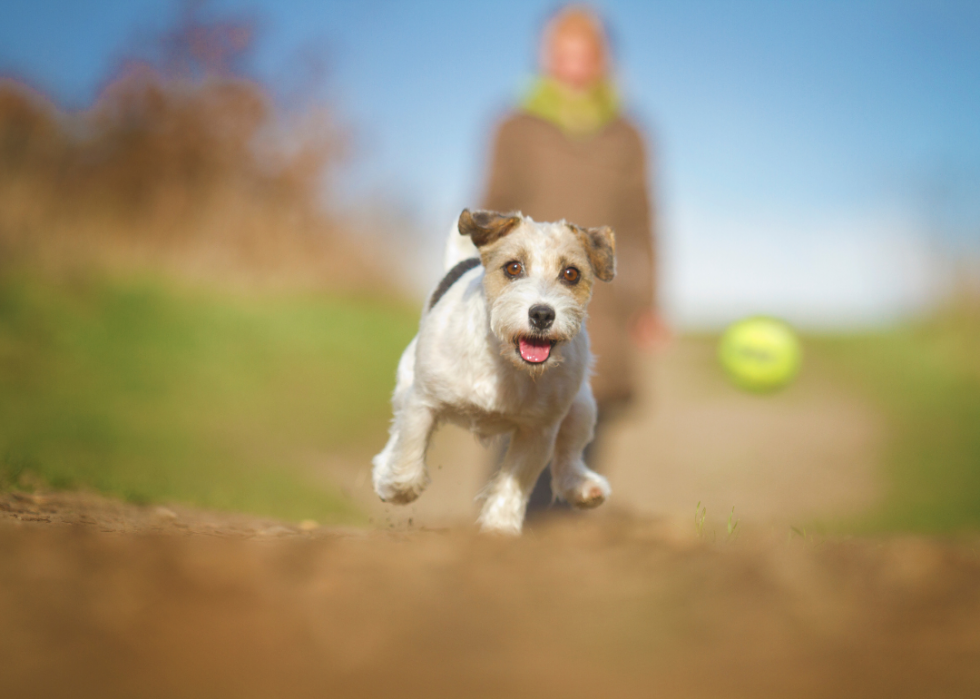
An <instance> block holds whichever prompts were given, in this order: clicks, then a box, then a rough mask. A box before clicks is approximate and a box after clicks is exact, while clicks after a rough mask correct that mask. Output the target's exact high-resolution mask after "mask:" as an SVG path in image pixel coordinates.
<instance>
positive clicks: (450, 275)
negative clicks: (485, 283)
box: [429, 257, 480, 311]
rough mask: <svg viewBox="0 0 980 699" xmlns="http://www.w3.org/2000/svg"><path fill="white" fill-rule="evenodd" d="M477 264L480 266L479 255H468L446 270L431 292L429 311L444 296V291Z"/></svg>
mask: <svg viewBox="0 0 980 699" xmlns="http://www.w3.org/2000/svg"><path fill="white" fill-rule="evenodd" d="M479 266H480V258H479V257H470V258H468V259H466V260H463V261H462V262H458V263H456V266H455V267H453V268H452V269H451V270H449V271H448V272H446V276H445V277H443V278H442V281H440V282H439V286H437V287H436V290H435V291H433V292H432V300H431V301H429V310H430V311H431V310H432V307H433V306H435V305H436V304H437V303H438V302H439V299H441V298H442V297H443V296H445V294H446V292H447V291H449V287H451V286H452V285H453V284H455V283H456V282H457V281H458V280H459V278H460V277H462V276H463V275H464V274H466V273H467V272H469V271H470V270H471V269H473V268H474V267H479Z"/></svg>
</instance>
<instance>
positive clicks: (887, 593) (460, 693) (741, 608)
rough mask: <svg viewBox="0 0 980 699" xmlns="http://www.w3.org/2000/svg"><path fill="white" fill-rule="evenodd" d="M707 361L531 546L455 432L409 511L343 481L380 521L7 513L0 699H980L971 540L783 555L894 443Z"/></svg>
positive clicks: (855, 406)
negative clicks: (700, 531)
mask: <svg viewBox="0 0 980 699" xmlns="http://www.w3.org/2000/svg"><path fill="white" fill-rule="evenodd" d="M707 366H710V348H706V347H704V346H700V345H698V344H696V343H695V344H691V345H688V346H686V347H681V348H678V349H675V350H672V353H671V354H669V355H668V356H667V357H665V358H664V359H663V360H662V361H661V362H660V363H658V364H650V365H649V366H648V367H647V369H648V374H647V375H646V380H648V381H650V382H651V383H653V385H654V386H655V387H656V392H655V393H652V394H651V395H653V396H655V400H654V403H655V410H653V411H649V412H643V411H642V410H641V411H637V412H636V413H635V414H634V415H632V416H631V417H629V418H628V419H627V420H625V421H624V422H622V423H621V424H620V425H618V426H617V427H616V429H615V433H614V435H613V437H611V438H610V442H609V446H608V449H607V453H606V462H607V463H608V464H609V468H608V469H607V471H608V473H609V476H610V478H611V480H612V482H613V487H614V489H615V490H616V495H615V498H614V500H613V502H612V503H611V504H610V506H609V507H606V508H603V509H600V510H599V511H596V512H595V513H590V514H588V515H585V516H564V517H552V518H543V519H540V520H538V521H537V522H536V523H535V524H534V525H533V526H531V527H530V528H529V530H528V531H527V533H526V535H525V536H524V537H523V538H521V539H516V540H515V539H503V538H497V537H485V536H479V535H477V534H476V533H475V532H474V531H473V529H472V526H471V522H472V517H473V515H474V509H473V508H474V506H473V504H472V497H473V494H474V493H475V492H476V491H477V490H478V488H479V486H480V481H481V480H482V473H481V469H480V468H479V467H478V465H479V464H481V463H483V458H484V457H483V456H482V455H481V454H480V452H479V451H477V450H476V447H475V446H474V445H473V443H472V441H471V440H469V438H468V437H466V436H465V435H462V434H461V433H454V432H451V431H450V432H445V433H443V435H442V436H441V437H440V441H439V442H438V443H437V444H436V447H435V449H434V451H433V459H432V463H433V478H434V482H433V486H432V489H431V491H430V492H427V493H426V494H425V495H423V497H422V499H421V500H420V501H419V503H418V504H417V505H413V506H411V507H408V508H402V509H400V510H394V509H388V508H386V507H384V506H381V505H374V504H373V498H369V497H367V495H369V492H368V490H369V486H368V485H367V483H366V479H365V477H364V476H365V471H364V470H363V469H355V468H348V469H347V470H345V467H343V466H335V467H334V468H335V471H334V473H333V474H332V476H333V477H335V478H337V479H339V480H341V481H342V482H343V483H344V487H345V488H346V489H347V491H348V492H349V493H351V497H354V498H356V499H361V500H362V501H363V502H364V503H365V506H369V507H372V508H374V509H373V512H374V517H375V523H376V526H375V527H374V528H371V529H353V528H352V529H339V528H323V527H319V526H317V524H316V523H314V522H304V523H286V522H277V521H272V520H263V519H258V518H254V517H248V516H244V515H233V514H220V513H212V512H202V511H197V510H192V509H187V508H182V507H177V506H168V507H137V506H133V505H126V504H121V503H118V502H114V501H111V500H106V499H104V498H101V497H98V496H95V495H91V494H79V493H74V494H65V493H61V494H41V495H30V494H12V493H7V494H0V688H2V690H0V696H4V697H7V696H9V697H63V696H72V697H89V696H91V697H96V696H97V697H102V698H111V697H149V698H154V697H182V698H183V697H188V698H196V697H201V698H204V697H241V698H246V699H247V698H250V697H296V698H301V697H384V696H404V697H427V698H431V697H436V698H438V697H447V698H449V697H453V698H458V697H524V696H528V697H531V696H536V697H548V696H562V697H586V696H589V697H595V696H610V697H634V696H635V697H677V698H680V699H684V698H686V697H692V698H693V697H715V696H718V697H734V698H740V697H745V698H749V697H751V698H752V699H765V698H767V697H794V698H802V699H806V698H808V697H814V698H816V697H830V696H833V697H855V698H862V699H865V698H868V697H889V699H895V698H896V697H909V698H910V699H911V698H913V697H915V698H922V697H936V698H940V697H942V698H956V697H963V698H964V699H965V698H966V697H976V696H980V539H976V538H960V539H957V540H938V539H926V538H918V537H889V538H878V539H871V538H867V539H853V538H852V539H826V540H815V539H813V538H802V537H800V536H795V535H792V536H790V535H789V532H790V530H789V528H788V527H789V525H790V524H791V523H793V522H802V521H805V519H806V518H808V517H814V516H829V515H834V514H837V515H839V514H847V513H848V512H854V511H857V510H859V509H860V508H861V507H864V506H866V505H867V504H869V503H871V502H873V499H874V497H875V493H876V489H875V487H874V479H873V473H874V463H875V459H876V449H877V448H878V446H879V444H880V440H881V427H880V425H879V424H878V422H877V420H876V418H875V415H874V414H873V412H872V411H870V410H869V409H868V408H867V406H864V405H862V404H861V403H860V402H859V401H858V400H856V399H855V398H854V397H852V396H849V395H848V394H847V393H846V392H842V391H841V390H840V389H839V388H835V387H832V386H829V385H827V384H826V382H823V381H820V380H819V371H818V370H817V369H818V368H817V369H814V371H813V372H812V373H811V374H810V377H809V378H808V377H804V379H803V380H802V381H801V382H800V384H799V385H798V386H797V387H794V390H793V391H790V392H788V393H787V394H786V395H784V396H781V397H779V398H776V399H771V400H760V399H758V398H752V397H747V396H742V395H738V394H736V393H734V392H732V391H731V390H730V389H728V388H727V387H726V386H724V384H723V382H721V381H720V379H718V377H714V376H713V375H712V374H711V372H710V371H707V370H706V369H705V367H707ZM474 464H476V465H477V466H475V465H474ZM440 466H442V468H439V467H440ZM344 479H347V480H346V481H345V480H344ZM699 499H700V500H702V501H704V502H705V503H706V504H707V505H708V507H709V512H710V513H712V514H714V513H717V515H716V516H715V517H713V518H712V517H709V521H708V523H707V525H706V527H705V531H704V535H703V536H701V537H699V536H698V535H697V532H696V530H695V527H694V523H693V510H694V503H695V502H696V501H697V500H699ZM732 504H734V505H735V506H736V511H737V513H738V514H739V515H740V516H741V519H740V523H739V528H738V530H737V531H738V532H739V534H738V536H737V537H729V536H728V535H727V532H726V529H725V526H724V515H727V510H728V509H729V508H730V507H731V505H732ZM409 519H411V520H412V521H411V524H410V525H409V523H408V521H409Z"/></svg>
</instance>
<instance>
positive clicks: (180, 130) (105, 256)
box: [0, 25, 371, 288]
mask: <svg viewBox="0 0 980 699" xmlns="http://www.w3.org/2000/svg"><path fill="white" fill-rule="evenodd" d="M187 31H188V32H190V33H192V34H193V32H194V31H197V32H198V33H200V32H201V31H204V30H203V29H202V28H201V26H199V25H195V26H194V27H191V28H190V29H188V30H187ZM205 33H206V32H205ZM171 38H172V37H171ZM197 38H198V39H199V40H198V41H197V44H195V43H194V42H185V43H186V44H187V46H188V47H190V48H188V49H187V50H189V51H196V52H198V53H202V54H203V55H205V56H208V55H209V54H208V53H207V45H208V42H207V41H206V38H207V37H206V36H205V37H204V39H201V37H197ZM171 43H173V42H171ZM178 43H179V42H178ZM192 57H193V56H192ZM171 62H173V61H171ZM186 63H187V61H179V60H178V61H176V65H178V66H179V67H184V66H186ZM342 141H343V138H342V134H341V132H340V131H339V129H337V128H336V126H335V124H334V123H333V121H332V119H331V115H330V113H329V112H328V111H327V110H326V109H324V108H321V107H313V108H310V109H307V110H306V111H305V112H303V113H300V114H285V113H283V112H282V111H281V110H279V109H277V108H276V106H275V105H274V104H273V101H272V100H271V99H270V97H269V96H268V94H267V93H266V91H265V90H264V88H263V87H262V86H261V85H259V84H258V83H256V82H254V81H252V80H249V79H246V78H243V77H241V76H236V75H234V74H231V73H229V72H227V71H219V72H214V71H207V70H203V71H199V72H198V73H197V74H195V72H194V71H188V70H185V69H183V68H182V69H181V70H177V71H174V70H169V69H166V68H161V67H154V66H152V65H149V64H147V63H131V64H129V66H128V67H127V68H126V69H125V70H123V71H122V72H121V73H120V74H119V75H118V76H117V77H116V78H115V79H113V80H111V81H109V82H108V83H107V87H106V88H105V89H104V90H103V92H102V94H101V95H100V96H99V98H98V99H97V100H96V102H95V104H94V105H93V106H92V107H91V108H89V109H87V110H85V111H83V112H76V113H72V112H68V111H65V110H62V109H60V108H58V107H57V106H56V105H55V104H54V103H53V102H52V101H50V100H49V99H47V98H45V97H44V96H43V95H40V94H38V93H37V92H36V91H33V90H31V89H30V88H28V87H26V86H25V85H22V84H20V83H18V82H16V81H14V80H10V79H6V80H2V81H0V260H3V264H6V265H8V266H9V265H11V264H19V265H20V266H24V265H25V264H26V265H28V266H30V267H43V268H45V269H47V270H64V269H66V268H69V269H74V268H78V267H79V266H83V267H90V266H93V265H94V266H96V267H106V266H108V267H109V268H113V269H116V268H119V267H123V268H131V267H132V266H134V265H135V266H137V267H144V266H147V265H149V266H151V267H162V268H164V269H165V270H168V271H178V272H180V273H181V274H182V275H183V274H190V275H191V276H193V277H199V278H204V279H214V278H216V277H217V278H230V279H238V278H243V277H244V278H246V279H249V280H253V281H254V280H262V281H270V280H271V281H275V280H283V279H285V280H288V281H289V282H290V283H296V282H297V281H300V282H311V283H314V284H317V285H326V286H331V287H338V286H343V287H348V288H349V287H350V286H351V285H355V284H356V283H357V281H358V280H362V279H364V278H365V276H368V277H370V276H371V274H370V271H369V269H368V265H366V264H365V262H364V261H363V255H361V254H360V253H359V251H358V250H356V249H355V248H354V246H353V245H352V244H351V243H350V241H349V240H346V239H345V238H344V236H343V235H341V234H340V232H339V231H338V227H337V225H336V223H335V222H334V221H332V220H331V217H330V216H329V215H328V214H327V213H326V212H325V211H324V208H323V206H322V201H323V198H324V197H323V195H324V192H325V191H326V189H327V188H328V187H329V184H330V181H331V178H333V177H335V176H336V175H337V168H338V165H339V164H340V162H341V160H342V157H341V151H342Z"/></svg>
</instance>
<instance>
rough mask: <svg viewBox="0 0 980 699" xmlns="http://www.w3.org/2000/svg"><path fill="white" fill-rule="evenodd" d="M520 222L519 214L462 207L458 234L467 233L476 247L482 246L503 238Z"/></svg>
mask: <svg viewBox="0 0 980 699" xmlns="http://www.w3.org/2000/svg"><path fill="white" fill-rule="evenodd" d="M520 222H521V216H520V214H515V213H510V214H500V213H497V212H496V211H472V212H471V211H470V210H469V209H463V213H461V214H460V215H459V234H460V235H468V236H469V237H470V238H471V239H472V240H473V244H474V245H475V246H476V247H478V248H482V247H483V246H484V245H489V244H490V243H493V242H496V241H497V240H500V239H501V238H503V237H504V236H505V235H507V234H508V233H510V232H511V231H512V230H514V227H515V226H517V224H519V223H520Z"/></svg>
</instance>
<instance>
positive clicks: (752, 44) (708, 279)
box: [0, 0, 980, 326]
mask: <svg viewBox="0 0 980 699" xmlns="http://www.w3.org/2000/svg"><path fill="white" fill-rule="evenodd" d="M83 5H84V7H83ZM595 5H596V6H597V7H598V8H599V9H600V10H601V11H602V12H603V14H604V15H605V16H606V17H607V19H608V21H609V23H610V25H611V26H612V29H613V32H614V37H615V43H616V54H617V63H618V66H619V70H618V76H619V83H620V85H621V89H622V92H623V94H624V96H625V98H626V101H627V104H628V105H629V109H630V112H631V113H632V114H633V115H634V117H635V118H636V120H637V121H638V122H639V123H640V124H641V126H642V127H643V129H644V130H645V131H646V132H647V133H648V134H649V136H650V140H651V146H652V147H651V151H652V153H653V155H652V160H653V170H654V172H655V173H656V192H657V196H658V199H659V202H660V209H661V214H660V223H661V228H662V234H661V247H662V249H663V268H664V269H663V285H664V294H665V298H666V300H667V305H668V308H667V310H668V312H669V313H670V315H671V316H672V317H673V318H675V320H676V321H677V322H680V323H682V324H687V325H712V324H719V323H722V322H726V321H727V320H729V319H731V318H734V317H737V316H738V315H741V314H745V313H750V312H770V313H777V314H780V315H783V316H787V317H789V318H790V319H793V320H796V321H797V322H800V323H803V324H811V325H817V326H821V325H824V326H826V325H835V324H836V325H841V324H860V323H874V322H883V321H885V320H888V319H890V318H892V317H895V316H896V315H901V314H903V313H907V312H908V311H909V310H910V309H914V308H915V307H916V306H917V305H918V304H921V303H922V302H923V301H924V300H925V299H927V298H928V297H929V296H930V294H932V293H934V291H935V288H936V284H937V280H936V268H935V267H934V266H933V265H932V261H931V259H930V258H929V255H931V254H932V251H934V249H935V245H934V241H935V239H936V238H939V239H941V240H943V241H946V242H945V244H946V245H947V247H950V246H954V247H955V246H960V247H962V246H963V245H965V244H966V243H967V242H969V241H972V240H975V239H976V238H980V3H977V2H942V1H937V0H933V1H932V2H924V1H917V2H903V1H902V0H891V1H888V2H884V1H880V2H875V1H870V0H869V1H865V2H861V1H855V0H852V1H849V2H843V1H836V0H821V1H814V2H802V1H797V2H794V1H792V0H783V1H779V2H775V1H768V2H762V1H757V0H738V1H735V0H702V1H697V0H687V1H676V2H674V1H671V2H630V1H627V0H620V1H609V2H599V3H595ZM177 7H178V6H177V5H176V4H174V3H173V2H166V1H159V0H128V1H125V2H91V3H75V2H67V1H65V0H48V1H47V2H45V1H37V2H34V3H16V4H13V6H12V7H9V8H5V11H4V14H5V18H4V21H3V23H2V24H0V71H2V72H4V73H6V74H8V75H10V74H12V75H15V76H18V77H21V78H24V79H27V80H29V81H30V82H31V83H32V84H34V85H35V86H37V87H39V88H40V89H42V90H44V91H46V92H48V93H50V94H52V95H54V96H55V97H56V98H57V99H58V100H59V101H62V102H64V103H67V104H70V105H73V106H76V107H81V106H84V105H85V104H87V103H89V102H90V101H91V100H92V99H93V97H94V95H95V94H96V93H97V91H98V88H99V86H100V85H101V81H103V80H104V79H105V77H106V75H107V74H109V73H110V72H111V71H112V70H113V68H114V67H115V66H117V65H118V62H119V61H120V60H121V59H122V58H123V57H125V56H126V55H130V54H132V53H134V52H139V51H141V50H143V47H144V46H145V44H146V42H147V41H148V37H151V36H152V35H153V33H154V32H156V31H159V30H160V29H161V28H162V27H165V26H166V25H167V24H168V23H169V22H172V21H173V20H174V18H175V17H176V16H177ZM554 7H555V3H554V2H551V1H548V2H541V1H538V0H525V1H523V2H518V1H512V0H506V1H503V2H415V3H409V2H391V1H381V0H376V1H374V2H371V1H362V2H324V1H322V0H321V1H320V2H305V1H298V0H297V1H293V2H290V1H289V0H280V1H278V2H273V1H271V0H249V1H246V2H228V1H220V2H212V3H210V4H209V5H208V10H207V11H208V12H209V13H211V14H218V15H220V14H222V13H233V14H236V15H245V16H248V17H251V18H253V19H254V20H255V22H256V24H257V26H258V28H259V33H258V38H257V43H256V46H255V53H254V55H253V56H252V58H251V64H250V70H252V71H253V72H254V73H255V74H256V75H257V76H259V77H260V78H261V79H262V80H264V81H265V82H267V83H268V84H270V85H271V86H273V89H274V90H276V91H278V92H279V93H281V94H283V95H287V94H289V93H290V91H291V90H295V89H297V86H300V85H304V83H303V81H302V79H301V78H300V77H297V76H302V75H303V74H304V73H303V65H305V63H304V56H309V55H315V56H318V57H320V58H321V59H322V60H323V61H324V62H325V65H326V66H327V70H326V75H325V78H324V82H323V83H322V85H320V86H318V89H319V92H320V93H321V95H322V96H323V97H325V98H327V99H329V100H330V101H331V102H332V103H333V104H334V105H335V106H336V109H337V110H338V112H339V116H340V119H341V121H342V122H344V123H345V124H346V125H347V126H348V127H349V129H350V131H351V133H352V135H353V145H352V159H351V162H350V164H349V166H348V168H347V170H346V172H345V177H344V187H343V189H342V190H341V191H340V193H339V194H338V197H339V198H340V199H342V200H343V201H342V202H340V203H342V204H344V205H346V206H356V205H357V203H358V202H362V201H364V200H366V199H368V198H370V197H378V198H386V199H389V200H392V201H395V202H397V203H398V205H399V206H401V207H403V208H404V209H406V210H408V211H410V212H412V218H413V223H414V224H415V225H417V226H418V227H419V228H420V229H421V230H422V231H425V233H423V234H422V238H421V240H420V241H419V247H420V249H421V250H422V251H423V252H424V254H426V255H428V256H429V257H430V258H431V259H433V260H435V258H436V256H434V255H431V254H430V250H431V249H434V247H435V246H436V245H437V241H438V239H439V238H440V237H441V236H442V231H444V230H445V229H446V227H447V225H448V222H449V221H450V220H451V218H452V216H453V215H454V214H455V213H457V212H458V211H459V209H461V208H462V207H463V206H467V205H473V204H474V203H477V202H478V200H479V197H480V191H481V187H482V179H483V167H484V164H485V159H486V153H487V148H488V143H489V137H490V132H491V129H492V127H493V124H494V121H495V120H496V119H497V118H498V117H499V116H500V115H502V114H503V113H504V112H505V111H506V109H508V107H509V106H511V105H512V104H513V103H514V101H515V99H516V98H517V97H518V96H519V95H520V92H521V90H522V86H523V85H525V84H526V82H527V80H528V79H529V78H530V76H532V75H533V70H534V58H535V46H534V44H535V39H536V36H537V34H538V32H539V30H540V27H541V24H542V22H543V19H544V18H545V17H546V16H547V14H548V13H549V12H550V11H551V10H552V9H553V8H554ZM425 269H426V270H427V271H426V272H425V273H424V274H423V275H422V276H423V277H424V278H425V281H428V280H430V279H431V277H432V276H434V275H435V274H437V273H438V270H437V269H436V265H435V263H433V264H432V265H430V266H429V267H425Z"/></svg>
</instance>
